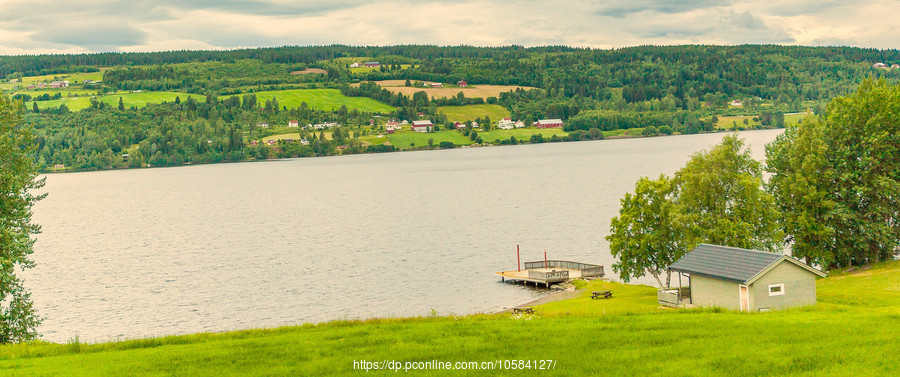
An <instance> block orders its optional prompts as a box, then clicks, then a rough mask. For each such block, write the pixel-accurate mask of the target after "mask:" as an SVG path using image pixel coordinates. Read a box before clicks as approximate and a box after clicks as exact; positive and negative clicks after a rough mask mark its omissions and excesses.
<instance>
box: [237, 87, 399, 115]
mask: <svg viewBox="0 0 900 377" xmlns="http://www.w3.org/2000/svg"><path fill="white" fill-rule="evenodd" d="M255 94H256V101H257V103H259V105H260V106H262V105H264V104H265V103H266V101H267V100H271V99H272V98H276V99H278V106H279V107H283V106H287V107H288V108H292V107H300V104H301V103H303V102H306V104H307V105H308V106H309V107H310V108H312V109H316V110H324V111H332V110H338V109H340V108H341V106H342V105H346V106H347V109H348V110H353V109H356V110H359V111H365V112H370V113H382V114H386V113H390V112H392V111H394V108H393V107H391V106H388V105H386V104H384V103H381V102H378V101H376V100H374V99H371V98H366V97H347V96H345V95H343V94H341V91H340V90H337V89H292V90H274V91H263V92H256V93H255Z"/></svg>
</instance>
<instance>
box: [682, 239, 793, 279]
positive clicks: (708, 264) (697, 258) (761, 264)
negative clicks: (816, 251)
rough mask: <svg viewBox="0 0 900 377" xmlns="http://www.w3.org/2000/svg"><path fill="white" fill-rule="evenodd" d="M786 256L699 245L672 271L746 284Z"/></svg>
mask: <svg viewBox="0 0 900 377" xmlns="http://www.w3.org/2000/svg"><path fill="white" fill-rule="evenodd" d="M784 257H785V255H784V254H780V253H767V252H765V251H757V250H748V249H740V248H737V247H727V246H718V245H707V244H700V245H699V246H697V247H695V248H694V250H691V251H690V252H688V253H687V254H685V255H684V256H683V257H681V259H679V260H677V261H675V263H672V265H671V266H669V270H670V271H676V272H686V273H689V274H697V275H706V276H710V277H717V278H721V279H725V280H731V281H737V282H741V283H746V282H747V281H748V280H750V279H752V278H753V277H755V276H757V275H758V274H759V273H760V272H762V271H764V270H766V269H767V268H768V267H769V266H771V265H773V264H775V263H777V262H779V261H780V260H781V259H782V258H784ZM791 259H793V258H791ZM801 264H802V263H801ZM754 280H755V279H754Z"/></svg>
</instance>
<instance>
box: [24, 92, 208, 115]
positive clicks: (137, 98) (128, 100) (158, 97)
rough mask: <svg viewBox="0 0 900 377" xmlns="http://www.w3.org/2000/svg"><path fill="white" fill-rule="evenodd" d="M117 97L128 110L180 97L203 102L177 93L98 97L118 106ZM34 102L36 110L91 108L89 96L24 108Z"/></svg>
mask: <svg viewBox="0 0 900 377" xmlns="http://www.w3.org/2000/svg"><path fill="white" fill-rule="evenodd" d="M119 97H122V102H123V103H124V104H125V107H126V108H129V107H131V106H135V107H144V106H147V104H151V103H162V102H174V101H175V97H180V98H181V100H182V101H183V100H186V99H187V98H188V97H194V99H196V100H198V101H202V100H204V97H203V96H201V95H198V94H188V93H179V92H141V93H115V94H109V95H105V96H103V97H100V101H102V102H103V103H106V104H108V105H110V106H118V105H119ZM34 102H37V104H38V108H40V109H41V110H46V109H50V108H56V107H59V105H61V104H63V103H65V104H66V107H68V108H69V110H71V111H78V110H83V109H86V108H88V107H90V106H91V97H90V95H85V96H80V97H63V98H62V99H57V100H50V101H31V102H29V103H27V104H26V108H28V110H31V107H32V106H33V105H32V104H33V103H34Z"/></svg>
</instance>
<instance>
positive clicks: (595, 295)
mask: <svg viewBox="0 0 900 377" xmlns="http://www.w3.org/2000/svg"><path fill="white" fill-rule="evenodd" d="M595 298H612V291H594V293H592V294H591V300H593V299H595Z"/></svg>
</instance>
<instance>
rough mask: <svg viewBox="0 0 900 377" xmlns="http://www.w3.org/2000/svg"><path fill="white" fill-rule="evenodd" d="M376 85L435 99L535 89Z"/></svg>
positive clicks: (396, 82) (399, 82)
mask: <svg viewBox="0 0 900 377" xmlns="http://www.w3.org/2000/svg"><path fill="white" fill-rule="evenodd" d="M375 83H376V84H378V85H379V86H381V87H382V88H385V89H387V90H389V91H390V92H391V93H402V94H403V95H406V96H412V95H413V94H415V93H416V92H421V91H424V92H425V93H428V96H429V97H434V98H448V97H456V94H457V93H459V92H463V94H464V95H465V96H466V97H469V98H476V97H481V98H485V99H486V98H488V97H499V96H500V93H504V92H509V91H511V90H516V88H522V89H525V90H529V89H534V88H532V87H528V86H517V85H469V86H468V87H467V88H460V87H458V86H451V87H446V88H422V87H411V86H403V85H404V84H405V83H406V80H382V81H376V82H375ZM351 86H359V84H358V83H357V84H352V85H351Z"/></svg>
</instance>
